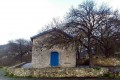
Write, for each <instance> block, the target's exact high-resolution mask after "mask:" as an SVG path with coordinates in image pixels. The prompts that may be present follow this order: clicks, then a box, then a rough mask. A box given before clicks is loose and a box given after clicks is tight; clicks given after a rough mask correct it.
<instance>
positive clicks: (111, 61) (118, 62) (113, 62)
mask: <svg viewBox="0 0 120 80" xmlns="http://www.w3.org/2000/svg"><path fill="white" fill-rule="evenodd" d="M93 61H94V62H93V63H94V65H98V66H120V59H118V58H105V57H104V58H102V57H101V58H95V59H94V60H93Z"/></svg>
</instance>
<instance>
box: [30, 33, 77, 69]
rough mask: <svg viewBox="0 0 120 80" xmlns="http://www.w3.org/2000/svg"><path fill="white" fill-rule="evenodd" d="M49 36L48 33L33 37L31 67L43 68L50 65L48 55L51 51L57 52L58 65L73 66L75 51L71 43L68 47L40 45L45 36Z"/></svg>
mask: <svg viewBox="0 0 120 80" xmlns="http://www.w3.org/2000/svg"><path fill="white" fill-rule="evenodd" d="M48 36H50V35H49V34H47V35H43V36H40V37H37V38H35V39H33V48H32V65H33V68H45V67H51V65H50V55H51V52H54V51H55V52H58V53H59V66H58V67H75V66H76V51H75V48H74V47H72V46H71V45H70V46H69V48H65V47H63V48H60V47H58V46H57V45H56V46H54V47H53V48H51V49H47V48H45V47H43V46H42V44H43V43H42V41H43V40H44V39H46V37H48Z"/></svg>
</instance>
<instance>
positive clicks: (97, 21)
mask: <svg viewBox="0 0 120 80" xmlns="http://www.w3.org/2000/svg"><path fill="white" fill-rule="evenodd" d="M119 17H120V15H119V13H118V11H117V10H116V11H113V10H111V8H109V7H107V6H105V5H101V6H99V7H97V6H96V4H95V3H94V2H93V1H86V2H83V3H82V4H80V5H79V6H78V8H72V9H71V10H70V12H69V13H68V14H67V16H66V18H65V20H64V23H61V22H60V23H56V26H55V29H60V30H61V31H63V32H66V33H68V34H69V35H71V36H72V37H69V38H68V36H65V35H63V34H54V33H51V35H52V36H49V37H48V39H47V40H45V41H44V42H45V43H49V44H50V45H47V46H46V47H48V48H49V47H52V46H54V45H56V44H59V45H60V46H64V45H66V46H67V45H69V44H71V43H72V44H73V46H76V51H77V55H78V56H80V54H81V53H82V52H81V51H85V50H86V51H87V53H88V56H89V65H90V66H91V67H92V66H93V63H92V62H93V61H92V60H93V59H92V58H93V54H95V53H99V54H104V55H105V56H106V57H109V56H111V55H113V54H114V53H115V52H116V51H117V50H119V49H120V46H119V45H118V44H120V43H119V42H120V18H119ZM48 26H50V27H51V25H48ZM60 26H61V27H60ZM68 47H69V46H68ZM81 49H82V50H81ZM78 58H79V57H78Z"/></svg>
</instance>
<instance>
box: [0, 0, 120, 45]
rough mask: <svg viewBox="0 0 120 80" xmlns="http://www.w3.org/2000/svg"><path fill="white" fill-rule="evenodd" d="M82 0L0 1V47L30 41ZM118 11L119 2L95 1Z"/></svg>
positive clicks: (110, 0)
mask: <svg viewBox="0 0 120 80" xmlns="http://www.w3.org/2000/svg"><path fill="white" fill-rule="evenodd" d="M82 1H83V0H0V45H1V44H6V43H7V42H8V41H9V40H14V39H18V38H24V39H30V37H31V36H33V35H36V34H37V33H38V32H39V31H40V30H41V29H42V28H44V26H45V25H46V24H48V23H49V22H50V21H51V20H52V18H54V17H60V18H62V17H64V16H65V14H66V12H68V11H69V9H70V8H71V6H74V7H77V5H78V4H80V3H81V2H82ZM95 1H96V2H97V3H98V4H101V3H103V2H104V3H105V4H107V5H110V6H111V7H113V8H114V9H116V8H118V9H120V6H119V5H120V0H95Z"/></svg>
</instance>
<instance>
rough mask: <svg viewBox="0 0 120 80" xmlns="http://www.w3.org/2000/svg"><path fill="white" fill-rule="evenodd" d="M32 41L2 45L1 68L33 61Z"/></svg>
mask: <svg viewBox="0 0 120 80" xmlns="http://www.w3.org/2000/svg"><path fill="white" fill-rule="evenodd" d="M31 47H32V43H31V41H28V40H25V39H17V40H14V41H9V43H8V44H5V45H0V66H1V67H2V66H11V65H15V64H18V63H20V62H30V61H31Z"/></svg>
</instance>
